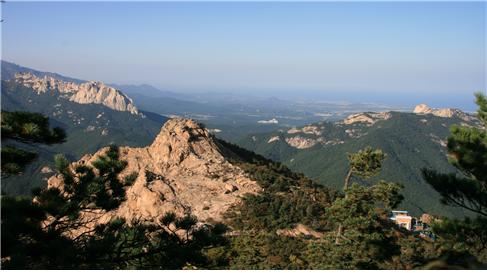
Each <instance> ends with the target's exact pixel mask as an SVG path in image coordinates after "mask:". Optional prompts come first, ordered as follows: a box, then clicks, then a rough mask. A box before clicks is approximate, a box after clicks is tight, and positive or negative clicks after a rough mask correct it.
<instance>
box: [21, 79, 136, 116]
mask: <svg viewBox="0 0 487 273" xmlns="http://www.w3.org/2000/svg"><path fill="white" fill-rule="evenodd" d="M15 81H16V82H17V83H20V84H22V85H24V86H26V87H29V88H32V89H34V91H36V92H37V94H41V93H46V92H59V93H60V95H61V96H63V97H65V98H67V99H68V100H70V101H72V102H76V103H79V104H91V103H93V104H102V105H105V106H107V107H108V108H111V109H113V110H116V111H127V112H130V113H132V114H139V111H138V110H137V107H135V105H134V103H133V101H132V99H131V98H129V97H128V96H126V95H125V94H123V93H122V92H121V91H120V90H117V89H115V88H113V87H110V86H107V85H105V84H104V83H102V82H98V81H89V82H85V83H81V84H78V83H75V82H66V81H62V80H59V79H56V78H53V77H49V76H44V77H37V76H35V75H34V74H31V73H17V74H16V75H15Z"/></svg>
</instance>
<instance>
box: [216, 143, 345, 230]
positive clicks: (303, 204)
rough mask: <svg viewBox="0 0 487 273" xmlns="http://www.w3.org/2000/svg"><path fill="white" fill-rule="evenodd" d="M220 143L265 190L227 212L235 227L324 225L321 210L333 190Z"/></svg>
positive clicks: (313, 226)
mask: <svg viewBox="0 0 487 273" xmlns="http://www.w3.org/2000/svg"><path fill="white" fill-rule="evenodd" d="M220 144H221V145H223V146H225V148H227V149H229V150H231V151H233V153H235V154H237V155H238V156H240V157H241V158H242V159H243V161H242V160H235V161H234V162H233V163H234V164H236V165H238V166H239V167H241V168H242V169H243V170H244V171H245V172H246V173H247V174H248V175H249V176H250V178H251V179H253V180H255V181H257V183H259V185H260V186H261V187H262V188H263V189H264V191H263V192H262V193H261V194H259V195H248V196H246V197H245V198H244V202H243V204H242V205H241V206H239V207H237V208H235V210H233V211H231V212H230V213H229V215H228V216H229V218H230V219H231V220H230V222H231V225H232V227H234V228H236V229H239V230H240V229H257V230H260V229H262V230H267V231H271V230H276V229H278V228H288V227H293V226H294V225H295V224H297V223H302V224H306V225H309V226H310V227H312V228H317V227H325V226H326V219H325V218H323V217H322V215H320V213H319V212H320V211H323V210H324V208H325V207H326V206H327V205H329V204H331V202H332V201H333V199H334V198H335V195H336V192H335V191H330V190H328V189H327V188H325V187H323V186H321V185H319V184H316V183H314V182H313V181H312V180H310V179H308V178H307V177H305V176H304V175H302V174H297V173H294V172H292V171H291V170H289V169H288V168H287V167H285V166H284V165H282V164H280V163H277V162H273V161H270V160H267V159H265V158H263V157H261V156H258V155H256V154H254V153H252V152H250V151H247V150H244V149H242V148H239V147H238V146H235V145H233V144H229V143H227V142H224V141H221V140H220Z"/></svg>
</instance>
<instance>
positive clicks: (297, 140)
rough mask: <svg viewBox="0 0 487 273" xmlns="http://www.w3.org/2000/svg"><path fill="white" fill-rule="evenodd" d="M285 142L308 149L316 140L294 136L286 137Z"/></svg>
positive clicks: (297, 147) (298, 147)
mask: <svg viewBox="0 0 487 273" xmlns="http://www.w3.org/2000/svg"><path fill="white" fill-rule="evenodd" d="M286 142H287V144H289V145H290V146H292V147H294V148H296V149H308V148H311V147H313V146H315V145H316V143H318V141H317V140H316V139H312V138H306V137H301V136H294V137H288V138H286Z"/></svg>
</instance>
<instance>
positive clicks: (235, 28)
mask: <svg viewBox="0 0 487 273" xmlns="http://www.w3.org/2000/svg"><path fill="white" fill-rule="evenodd" d="M2 6H3V18H4V20H5V22H4V23H2V28H3V32H2V54H3V56H2V58H3V59H5V60H8V61H13V62H15V63H18V64H20V65H24V66H28V67H32V68H36V69H40V70H47V71H53V72H59V73H61V74H65V75H68V76H72V77H77V78H81V79H87V80H89V79H96V80H102V81H105V82H116V83H149V84H153V85H155V86H157V87H161V88H164V89H171V90H174V91H188V90H189V91H209V90H218V91H226V90H228V91H248V90H253V91H254V92H255V91H266V90H274V91H275V90H283V91H287V92H293V91H296V92H300V91H306V92H323V93H326V92H378V93H387V94H391V93H394V92H397V93H398V94H399V93H401V94H404V93H405V92H406V93H411V94H424V93H428V94H450V95H452V94H463V95H465V96H471V94H472V92H473V91H475V90H484V91H485V87H486V80H485V74H486V51H485V50H486V49H485V45H486V41H485V39H486V33H485V32H486V25H485V24H486V3H485V2H476V3H464V2H462V3H452V2H449V3H421V2H406V3H390V2H389V3H388V2H375V3H352V2H347V3H333V2H321V3H272V2H269V3H255V2H254V3H251V2H248V3H230V2H227V3H225V2H219V3H194V2H193V3H188V2H183V3H170V2H158V3H148V2H145V3H136V2H118V3H117V2H116V3H113V2H112V3H107V2H105V3H103V2H92V3H67V2H50V3H28V2H27V3H25V2H24V3H13V2H8V1H7V3H6V4H2Z"/></svg>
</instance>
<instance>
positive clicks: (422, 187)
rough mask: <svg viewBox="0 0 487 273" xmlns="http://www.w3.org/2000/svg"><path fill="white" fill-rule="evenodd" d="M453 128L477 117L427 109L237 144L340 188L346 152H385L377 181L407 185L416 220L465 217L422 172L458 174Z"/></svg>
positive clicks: (366, 116) (363, 116)
mask: <svg viewBox="0 0 487 273" xmlns="http://www.w3.org/2000/svg"><path fill="white" fill-rule="evenodd" d="M422 109H424V111H425V112H422ZM440 115H441V116H440ZM453 124H468V125H470V126H476V125H477V123H476V119H475V118H474V117H473V116H471V115H467V114H465V113H463V112H461V111H459V110H451V111H447V110H441V111H436V112H435V111H433V110H432V109H431V108H429V107H424V106H423V107H422V108H421V107H420V108H417V111H416V113H402V112H381V113H374V112H367V113H359V114H354V115H350V116H349V117H348V118H346V119H344V120H343V121H339V122H321V123H315V124H311V125H308V126H304V127H299V128H290V129H288V130H279V131H275V132H273V133H264V134H253V135H249V136H248V137H246V138H244V139H242V140H241V141H239V142H238V144H239V145H240V146H242V147H244V148H247V149H249V150H252V151H255V152H257V153H258V154H261V155H263V156H265V157H268V158H270V159H272V160H277V161H280V162H282V163H284V164H285V165H287V166H288V167H290V168H291V169H292V170H294V171H300V172H303V173H304V174H306V175H307V176H309V177H311V178H314V179H317V180H318V181H319V182H320V183H322V184H324V185H327V186H330V187H333V188H335V189H342V187H343V180H344V177H345V175H346V172H347V167H348V161H347V157H346V154H347V153H350V152H355V151H357V150H359V149H362V148H364V147H366V146H368V145H370V146H372V147H374V148H380V149H382V150H383V151H384V152H385V153H386V154H387V158H386V160H385V162H384V166H383V170H382V172H381V174H380V176H378V177H377V178H376V180H377V179H386V180H389V181H392V182H399V183H402V184H403V185H404V187H405V188H404V190H403V194H404V196H405V201H404V202H403V204H402V206H403V208H404V209H408V210H410V211H411V212H412V213H413V214H417V215H418V214H420V213H422V212H428V213H432V214H439V215H448V216H461V215H463V213H464V212H463V211H462V210H460V209H455V208H452V207H448V206H444V205H442V204H440V202H439V199H440V198H439V195H438V193H437V192H436V191H435V190H434V189H432V188H431V187H430V186H429V185H428V184H426V182H424V181H423V179H422V177H421V172H420V170H421V168H424V167H428V168H433V169H436V170H439V171H440V172H456V170H455V168H453V167H452V166H451V165H450V164H449V163H448V160H447V157H446V148H445V146H446V138H447V137H448V135H449V128H450V126H451V125H453Z"/></svg>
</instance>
